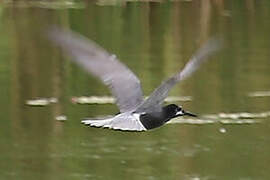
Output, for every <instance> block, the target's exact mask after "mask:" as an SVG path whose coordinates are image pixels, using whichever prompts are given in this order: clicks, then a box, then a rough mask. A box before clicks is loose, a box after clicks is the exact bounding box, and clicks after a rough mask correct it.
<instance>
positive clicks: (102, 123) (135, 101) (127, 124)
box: [48, 27, 221, 131]
mask: <svg viewBox="0 0 270 180" xmlns="http://www.w3.org/2000/svg"><path fill="white" fill-rule="evenodd" d="M48 37H49V39H50V40H51V41H53V42H54V43H55V44H56V45H58V46H60V47H61V49H62V50H63V51H65V52H66V53H67V54H68V55H70V56H72V57H73V58H71V61H73V62H74V63H77V64H78V65H79V66H81V67H82V68H83V69H85V70H86V71H87V72H89V73H90V74H92V75H94V76H96V77H97V78H99V79H100V80H101V81H102V82H103V83H104V84H105V85H107V86H108V87H109V89H110V91H111V93H112V95H113V96H114V97H115V98H116V104H117V106H118V108H119V111H120V113H118V114H116V115H115V116H112V117H109V118H103V119H86V120H83V121H82V123H83V124H85V125H90V126H93V127H104V128H109V129H114V130H123V131H147V130H150V129H154V128H157V127H160V126H162V125H164V124H165V123H166V122H168V121H170V120H171V119H173V118H175V117H178V116H184V115H187V116H194V117H196V115H195V114H192V113H190V112H188V111H185V110H184V109H183V108H182V107H181V106H178V105H176V104H169V105H166V106H163V102H164V99H165V98H166V97H167V96H168V93H169V91H170V89H172V87H173V86H175V84H177V83H178V82H181V81H183V80H185V79H186V78H188V77H189V76H190V75H191V74H192V73H193V72H195V71H196V70H197V69H198V68H199V66H200V65H201V64H202V63H203V62H205V61H206V60H207V58H208V57H209V56H210V55H212V54H213V53H215V52H216V51H218V50H219V49H220V48H221V41H220V40H219V39H217V38H212V39H210V40H208V41H207V42H206V44H204V45H203V46H202V47H201V48H199V49H198V50H197V52H195V54H194V55H193V56H192V57H191V58H190V60H189V61H188V63H187V64H186V65H185V67H184V68H183V70H182V71H180V72H178V73H176V74H175V75H173V76H172V77H170V78H169V79H167V80H165V81H163V83H161V85H160V86H159V87H157V88H156V89H155V90H154V91H153V92H152V93H151V94H150V96H149V97H148V98H147V99H145V100H144V98H143V93H142V89H141V84H140V80H139V79H138V77H137V76H136V75H135V74H134V73H133V72H132V71H131V70H130V69H129V68H128V67H127V66H125V65H124V64H123V63H121V62H120V61H119V60H118V59H117V57H116V56H115V55H114V54H110V53H108V52H107V51H106V50H104V49H103V48H102V47H100V46H99V45H97V44H96V43H95V42H93V41H91V40H90V39H87V38H85V37H83V36H82V35H80V34H78V33H75V32H72V31H70V30H67V29H61V28H58V27H53V28H51V29H50V30H49V31H48Z"/></svg>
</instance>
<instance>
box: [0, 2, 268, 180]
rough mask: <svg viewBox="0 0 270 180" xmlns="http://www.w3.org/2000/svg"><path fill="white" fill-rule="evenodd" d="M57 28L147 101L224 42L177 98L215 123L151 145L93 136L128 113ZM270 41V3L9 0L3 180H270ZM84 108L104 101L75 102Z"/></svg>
mask: <svg viewBox="0 0 270 180" xmlns="http://www.w3.org/2000/svg"><path fill="white" fill-rule="evenodd" d="M51 25H58V26H61V27H64V28H68V29H71V30H73V31H77V32H79V33H81V34H83V35H84V36H86V37H88V38H90V39H92V40H94V41H96V42H97V43H98V44H100V45H101V46H103V47H104V48H105V49H107V50H108V51H109V52H111V53H113V54H115V55H117V57H118V58H119V59H120V60H121V61H122V62H123V63H125V64H126V65H127V66H128V67H129V68H130V69H131V70H132V71H133V72H134V73H135V74H136V75H137V76H138V77H139V78H140V79H141V83H142V87H143V90H144V93H145V95H149V94H150V93H151V92H152V90H153V89H154V88H155V87H157V86H158V85H159V84H160V83H161V81H162V80H164V79H166V78H167V77H169V76H171V75H173V74H174V73H176V72H178V71H179V70H180V69H181V68H183V66H184V65H185V63H186V62H187V61H188V59H189V58H190V57H191V56H192V53H193V52H194V51H195V50H196V49H198V48H199V47H200V46H201V45H202V44H203V43H204V42H205V41H206V40H207V39H209V38H210V37H212V36H216V35H218V36H221V37H223V39H224V49H222V51H220V52H219V53H217V54H215V55H214V56H212V57H211V61H209V62H207V63H206V64H204V65H203V66H202V67H201V68H200V70H199V71H198V72H196V73H195V74H194V75H193V76H192V77H191V78H189V79H188V80H186V81H185V82H183V83H180V84H178V85H177V86H176V87H175V88H174V89H173V90H172V91H171V92H170V96H172V97H176V99H177V97H180V99H181V97H182V101H177V102H174V103H176V104H181V105H183V106H184V108H185V109H187V110H189V111H191V112H194V113H197V114H199V115H201V117H206V118H203V119H197V121H196V119H194V120H193V121H188V120H185V119H180V120H177V121H176V122H175V123H171V124H168V125H166V126H163V127H161V128H159V129H156V130H153V131H149V132H145V133H127V132H121V131H111V130H107V129H96V128H89V127H84V126H83V125H81V124H80V120H81V119H82V118H85V117H96V116H104V115H110V114H115V113H117V112H118V109H117V107H116V105H114V104H111V103H106V102H102V100H104V99H102V97H104V96H106V97H107V96H110V92H109V90H108V89H107V87H105V86H104V85H103V84H102V83H100V81H99V80H97V79H95V78H94V77H93V76H91V75H89V74H87V73H86V72H84V71H83V70H82V69H80V68H79V67H78V66H76V65H75V64H72V63H71V62H69V61H68V60H67V59H68V58H69V57H67V56H65V55H64V54H63V52H61V51H60V50H59V48H57V47H56V46H54V45H53V44H52V43H51V42H49V41H48V40H47V38H46V33H45V32H46V29H47V28H48V27H50V26H51ZM269 32H270V1H268V0H239V1H234V0H226V1H225V0H174V1H173V0H171V1H165V0H164V1H159V0H151V1H147V0H141V1H135V0H134V1H132V0H97V1H86V0H84V1H83V0H51V1H46V0H16V1H15V0H1V1H0V39H1V40H0V86H1V87H0V109H1V113H0V179H27V180H29V179H40V180H41V179H44V180H47V179H102V180H103V179H134V180H135V179H147V180H159V179H187V180H209V179H237V180H251V179H259V180H261V179H269V178H270V173H269V171H268V168H269V162H270V155H269V152H270V133H269V130H270V122H269V121H270V116H269V111H270V108H269V107H270V80H269V79H270V59H269V57H270V38H269ZM82 96H87V97H92V96H96V98H97V99H98V100H97V102H94V103H93V102H92V103H90V104H84V103H83V104H74V103H72V102H71V99H72V98H73V99H74V97H82ZM183 97H188V98H186V99H185V98H183ZM44 98H50V99H44ZM29 100H34V101H33V102H32V101H31V102H30V101H29ZM39 100H41V101H39ZM98 102H99V103H98ZM210 117H212V119H211V118H210ZM213 117H214V118H213ZM60 120H61V121H60ZM197 122H200V123H197Z"/></svg>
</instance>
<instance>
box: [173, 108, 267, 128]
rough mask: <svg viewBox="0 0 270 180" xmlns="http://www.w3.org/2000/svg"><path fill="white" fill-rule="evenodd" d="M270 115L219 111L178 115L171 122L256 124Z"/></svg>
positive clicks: (265, 113)
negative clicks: (190, 116)
mask: <svg viewBox="0 0 270 180" xmlns="http://www.w3.org/2000/svg"><path fill="white" fill-rule="evenodd" d="M268 117H270V111H266V112H260V113H248V112H239V113H218V114H206V115H201V116H200V117H199V118H186V117H178V118H175V119H173V120H171V121H170V122H169V123H173V124H174V123H181V124H197V125H204V124H215V123H221V124H255V123H260V122H261V121H260V119H263V118H268Z"/></svg>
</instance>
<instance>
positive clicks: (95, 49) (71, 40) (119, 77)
mask: <svg viewBox="0 0 270 180" xmlns="http://www.w3.org/2000/svg"><path fill="white" fill-rule="evenodd" d="M48 34H49V38H50V40H52V41H53V42H55V43H56V44H57V45H59V46H60V47H61V48H62V49H63V50H64V51H65V52H66V53H67V54H69V55H72V56H73V57H74V58H72V59H71V60H72V61H73V62H75V63H77V64H78V65H80V66H81V67H82V68H84V69H85V70H86V71H88V72H90V73H92V74H93V75H95V76H96V77H98V78H99V79H101V80H102V81H103V83H104V84H106V85H107V86H109V88H110V90H111V92H112V94H113V95H114V96H115V97H116V104H117V106H118V107H119V109H120V112H127V111H129V110H132V109H134V108H135V107H137V106H138V105H139V104H141V103H142V101H143V94H142V90H141V85H140V81H139V79H138V78H137V77H136V75H135V74H134V73H133V72H132V71H131V70H129V69H128V68H127V67H126V66H125V65H124V64H122V63H120V62H119V61H118V60H117V58H116V57H115V55H111V54H109V53H108V52H106V51H105V50H104V49H103V48H101V47H100V46H98V45H97V44H96V43H94V42H93V41H91V40H89V39H86V38H85V37H83V36H81V35H79V34H77V33H74V32H71V31H69V30H61V29H59V28H57V27H53V28H51V29H50V30H49V32H48Z"/></svg>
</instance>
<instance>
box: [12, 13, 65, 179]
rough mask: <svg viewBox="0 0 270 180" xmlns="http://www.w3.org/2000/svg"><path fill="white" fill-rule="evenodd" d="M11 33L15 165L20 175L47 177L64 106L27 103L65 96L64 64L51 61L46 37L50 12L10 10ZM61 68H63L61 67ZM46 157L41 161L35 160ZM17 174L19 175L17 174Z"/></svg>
mask: <svg viewBox="0 0 270 180" xmlns="http://www.w3.org/2000/svg"><path fill="white" fill-rule="evenodd" d="M9 14H10V20H11V23H10V27H11V34H12V44H11V48H12V50H13V52H12V53H13V58H12V60H11V62H12V64H11V68H12V78H11V87H10V89H11V96H12V97H11V100H12V103H11V107H10V108H11V109H12V114H11V121H12V129H11V130H12V136H13V143H14V145H16V146H17V147H18V148H17V150H15V151H14V153H15V154H14V164H19V165H21V166H19V167H18V170H17V171H18V172H19V173H20V172H21V173H22V172H24V171H26V172H29V169H31V168H33V169H36V170H37V171H41V172H43V173H42V174H43V175H44V176H42V177H41V178H42V179H47V178H46V172H47V171H48V170H49V167H48V165H49V164H48V161H46V159H48V158H49V157H50V151H51V147H50V143H51V137H52V136H57V135H59V133H60V132H61V131H62V125H63V124H61V123H58V122H56V120H55V119H54V118H55V117H56V116H57V115H61V114H62V113H63V108H62V105H61V104H56V105H53V106H52V107H49V106H48V107H29V106H26V105H25V102H26V100H28V99H32V98H36V97H56V98H60V99H61V97H62V92H63V91H62V87H63V84H62V83H63V75H64V73H63V72H64V71H63V68H61V67H63V65H62V63H61V61H60V58H59V57H60V56H59V54H57V53H56V51H54V54H55V56H54V57H53V58H51V57H52V56H51V54H50V53H51V52H50V51H48V50H50V47H49V46H48V45H47V44H48V43H47V41H46V40H45V38H44V27H46V24H48V23H49V21H50V17H51V13H50V12H48V11H45V10H41V9H32V8H26V9H18V8H9ZM59 67H60V68H59ZM40 156H42V157H45V160H44V162H40V161H38V160H37V158H36V157H40ZM18 172H16V173H18Z"/></svg>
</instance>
